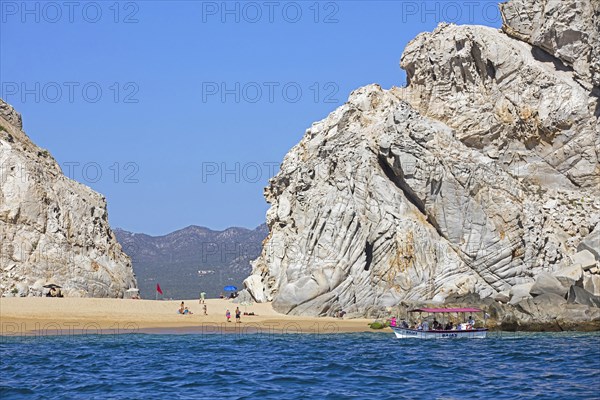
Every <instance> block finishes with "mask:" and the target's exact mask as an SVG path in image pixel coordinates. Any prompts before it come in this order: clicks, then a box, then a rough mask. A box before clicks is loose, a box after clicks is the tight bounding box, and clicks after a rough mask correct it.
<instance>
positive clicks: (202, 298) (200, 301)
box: [198, 292, 206, 304]
mask: <svg viewBox="0 0 600 400" xmlns="http://www.w3.org/2000/svg"><path fill="white" fill-rule="evenodd" d="M204 296H206V293H204V292H200V300H199V301H198V304H202V303H204Z"/></svg>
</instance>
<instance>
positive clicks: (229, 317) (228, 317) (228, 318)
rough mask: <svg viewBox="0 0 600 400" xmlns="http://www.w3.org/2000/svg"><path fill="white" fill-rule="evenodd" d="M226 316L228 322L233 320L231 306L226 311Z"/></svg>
mask: <svg viewBox="0 0 600 400" xmlns="http://www.w3.org/2000/svg"><path fill="white" fill-rule="evenodd" d="M225 318H227V322H231V313H230V312H229V308H228V309H227V311H225Z"/></svg>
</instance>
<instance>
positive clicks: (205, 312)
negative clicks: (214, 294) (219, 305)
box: [202, 304, 208, 315]
mask: <svg viewBox="0 0 600 400" xmlns="http://www.w3.org/2000/svg"><path fill="white" fill-rule="evenodd" d="M202 309H203V310H204V315H208V311H207V310H206V304H205V305H204V307H202Z"/></svg>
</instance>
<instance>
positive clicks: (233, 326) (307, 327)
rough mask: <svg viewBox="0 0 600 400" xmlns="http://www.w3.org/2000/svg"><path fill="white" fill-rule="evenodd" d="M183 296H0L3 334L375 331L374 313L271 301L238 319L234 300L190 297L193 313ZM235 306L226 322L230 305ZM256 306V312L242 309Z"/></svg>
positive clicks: (0, 322) (0, 326)
mask: <svg viewBox="0 0 600 400" xmlns="http://www.w3.org/2000/svg"><path fill="white" fill-rule="evenodd" d="M180 304H181V300H172V301H161V300H159V301H155V300H129V299H97V298H49V297H22V298H20V297H8V298H0V335H3V336H20V335H31V336H36V335H53V334H63V335H64V334H97V333H99V334H116V333H136V332H138V333H201V334H246V333H257V332H258V333H267V334H268V333H272V334H279V333H312V334H315V333H319V334H323V333H342V332H387V333H389V334H391V333H392V332H391V330H390V329H389V328H387V329H384V330H378V331H374V330H371V329H370V328H369V326H368V324H369V323H370V322H372V320H370V319H348V320H346V319H339V318H330V317H323V318H317V317H297V316H288V315H283V314H279V313H277V312H275V311H274V310H273V307H272V306H271V304H270V303H253V304H252V305H250V306H239V307H240V310H241V311H242V318H241V321H242V322H241V323H239V324H238V323H236V322H235V308H236V307H238V304H236V303H233V302H232V301H231V300H224V299H207V300H206V306H207V309H208V315H203V311H202V305H201V304H199V303H198V300H197V299H196V300H185V305H186V306H187V307H188V308H189V310H190V311H192V312H193V314H192V315H180V314H178V313H177V310H178V309H179V306H180ZM227 309H229V311H230V312H231V322H229V323H228V322H227V321H226V318H225V311H226V310H227ZM244 312H248V313H250V312H254V313H255V314H256V315H255V316H246V315H243V313H244Z"/></svg>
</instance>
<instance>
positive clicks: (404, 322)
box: [400, 320, 408, 329]
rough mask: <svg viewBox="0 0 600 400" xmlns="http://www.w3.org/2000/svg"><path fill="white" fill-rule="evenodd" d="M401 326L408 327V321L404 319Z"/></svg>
mask: <svg viewBox="0 0 600 400" xmlns="http://www.w3.org/2000/svg"><path fill="white" fill-rule="evenodd" d="M400 326H401V327H403V328H404V329H408V323H407V322H406V321H405V320H402V323H401V324H400Z"/></svg>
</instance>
